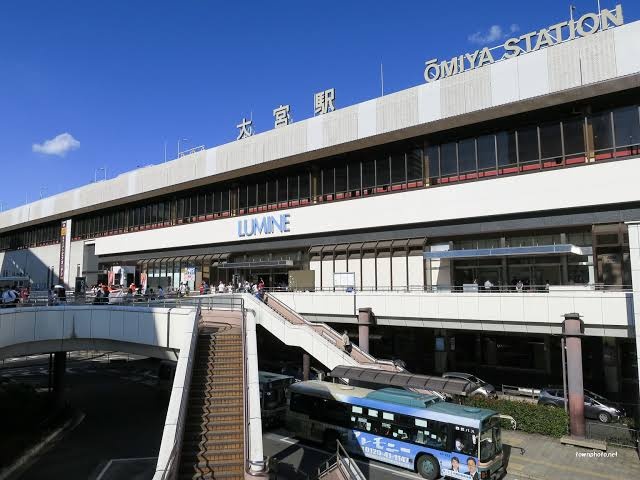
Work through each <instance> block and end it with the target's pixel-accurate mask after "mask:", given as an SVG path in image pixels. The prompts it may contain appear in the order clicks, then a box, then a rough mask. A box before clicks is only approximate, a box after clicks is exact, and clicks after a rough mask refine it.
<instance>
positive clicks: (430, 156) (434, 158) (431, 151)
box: [424, 145, 440, 178]
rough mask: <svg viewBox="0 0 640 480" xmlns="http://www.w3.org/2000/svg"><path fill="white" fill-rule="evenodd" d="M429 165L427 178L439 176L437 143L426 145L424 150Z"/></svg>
mask: <svg viewBox="0 0 640 480" xmlns="http://www.w3.org/2000/svg"><path fill="white" fill-rule="evenodd" d="M424 154H425V155H426V157H427V164H428V165H429V178H438V177H439V176H440V160H439V155H438V145H431V146H428V147H427V148H426V150H425V152H424Z"/></svg>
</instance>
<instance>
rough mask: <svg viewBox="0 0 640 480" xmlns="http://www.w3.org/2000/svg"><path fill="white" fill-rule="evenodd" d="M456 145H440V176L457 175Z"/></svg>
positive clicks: (453, 143) (451, 143) (454, 143)
mask: <svg viewBox="0 0 640 480" xmlns="http://www.w3.org/2000/svg"><path fill="white" fill-rule="evenodd" d="M457 157H458V155H457V143H456V142H450V143H444V144H442V145H440V172H441V174H442V176H445V175H455V174H456V173H458V158H457Z"/></svg>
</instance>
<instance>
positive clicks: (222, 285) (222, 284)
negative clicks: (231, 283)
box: [218, 280, 225, 293]
mask: <svg viewBox="0 0 640 480" xmlns="http://www.w3.org/2000/svg"><path fill="white" fill-rule="evenodd" d="M224 291H225V285H224V282H223V281H222V280H220V283H219V284H218V293H224Z"/></svg>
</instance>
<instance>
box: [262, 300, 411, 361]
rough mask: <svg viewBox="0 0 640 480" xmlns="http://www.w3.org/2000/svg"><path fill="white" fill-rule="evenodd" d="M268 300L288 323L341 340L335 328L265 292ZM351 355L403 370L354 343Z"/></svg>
mask: <svg viewBox="0 0 640 480" xmlns="http://www.w3.org/2000/svg"><path fill="white" fill-rule="evenodd" d="M270 302H273V303H274V304H276V305H277V307H278V308H279V309H284V310H285V311H286V313H287V315H283V312H282V311H279V310H278V309H276V308H273V306H272V309H273V310H274V311H275V312H276V313H278V314H279V315H280V316H281V317H282V318H284V319H285V320H287V321H288V322H289V323H293V324H296V323H297V324H301V325H307V326H309V327H311V328H313V329H314V330H316V331H317V330H322V334H321V335H323V336H325V338H327V337H329V338H327V339H330V340H331V341H333V342H334V343H335V344H336V345H338V344H339V342H341V341H342V335H340V334H339V333H338V332H337V331H336V330H334V329H333V328H331V327H330V326H329V325H327V324H326V323H322V322H311V321H309V320H307V319H306V318H304V317H303V316H302V315H300V314H299V313H298V312H296V311H295V310H293V309H292V308H291V307H289V306H288V305H287V304H285V303H284V302H282V301H280V300H279V299H277V298H276V297H274V296H273V295H270V294H268V293H267V294H265V303H266V304H267V305H269V303H270ZM288 316H290V317H293V318H295V319H296V321H295V322H294V321H292V319H291V318H287V317H288ZM325 334H326V335H325ZM354 353H355V355H354ZM351 357H352V358H354V359H355V360H357V361H359V359H358V358H357V357H360V358H363V359H364V361H359V363H361V364H373V365H377V366H378V367H383V368H385V369H390V370H393V371H395V372H399V371H403V370H404V369H403V368H401V367H399V366H398V365H396V364H395V363H393V362H392V361H391V360H381V359H377V358H375V357H374V356H373V355H371V354H369V353H367V352H364V351H363V350H361V349H360V347H358V346H356V345H352V353H351Z"/></svg>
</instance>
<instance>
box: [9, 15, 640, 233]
mask: <svg viewBox="0 0 640 480" xmlns="http://www.w3.org/2000/svg"><path fill="white" fill-rule="evenodd" d="M434 53H436V52H434ZM639 59H640V22H633V23H630V24H627V25H623V26H621V27H617V28H615V29H612V30H607V31H602V32H599V33H596V34H594V35H591V36H589V37H585V38H578V39H575V40H573V41H570V42H566V43H562V44H558V45H555V46H553V47H550V48H546V49H542V50H539V51H536V52H532V53H529V54H526V55H521V56H518V57H515V58H511V59H508V60H504V61H500V62H497V63H494V64H492V65H488V66H485V67H483V68H478V69H474V70H469V71H466V72H464V73H461V74H458V75H455V76H452V77H448V78H444V79H442V80H439V81H436V82H432V83H428V84H422V85H418V86H416V87H413V88H409V89H407V90H403V91H400V92H397V93H393V94H389V95H386V96H384V97H381V98H377V99H373V100H369V101H366V102H363V103H360V104H357V105H353V106H350V107H346V108H340V109H338V110H336V111H335V112H332V113H329V114H327V115H322V116H318V117H314V118H310V119H307V120H303V121H300V122H296V123H294V124H292V125H290V126H287V127H284V128H280V129H274V130H270V131H267V132H264V133H261V134H259V135H255V136H253V137H249V138H247V139H243V140H241V141H234V142H231V143H228V144H225V145H221V146H218V147H214V148H210V149H208V150H206V151H202V152H198V153H195V154H192V155H188V156H185V157H183V158H180V159H178V160H175V161H170V162H166V163H163V164H160V165H154V166H150V167H146V168H142V169H138V170H135V171H132V172H129V173H126V174H123V175H120V176H118V177H116V178H114V179H111V180H108V181H105V182H98V183H94V184H90V185H87V186H84V187H81V188H78V189H75V190H71V191H68V192H64V193H61V194H59V195H55V196H53V197H50V198H46V199H43V200H40V201H37V202H33V203H31V204H29V205H25V206H23V207H18V208H14V209H12V210H9V211H6V212H3V213H0V229H4V228H8V227H15V226H17V225H20V224H23V223H26V222H30V221H33V220H37V219H45V218H51V217H54V216H57V217H59V216H61V215H62V214H63V213H65V212H74V211H77V210H79V209H83V208H84V209H86V208H88V207H93V206H95V205H98V204H102V205H105V206H106V205H110V204H111V205H113V202H120V203H121V202H123V200H124V199H127V198H129V197H133V196H138V197H144V196H146V194H148V193H149V192H154V191H159V190H164V191H167V190H169V189H171V188H172V186H174V185H176V186H178V185H183V186H187V184H189V183H190V182H194V181H197V180H200V179H205V178H210V177H213V176H215V175H221V174H228V173H229V172H232V171H233V170H237V169H241V168H251V167H256V166H260V165H263V164H266V163H268V162H272V161H275V160H279V159H284V158H292V159H295V158H296V157H300V156H302V157H305V156H306V157H312V156H313V155H310V154H311V153H312V152H319V151H324V150H326V151H327V152H330V151H331V148H333V147H336V146H340V145H348V144H353V145H357V144H362V143H363V142H364V143H366V142H367V141H369V142H370V143H369V144H374V143H381V141H390V140H394V139H398V138H402V137H403V135H406V133H403V132H402V131H403V130H405V129H409V128H412V127H421V126H423V125H424V126H425V127H424V128H421V129H420V130H422V132H423V133H426V132H427V131H433V130H437V129H438V122H439V121H442V120H444V119H447V118H451V117H454V116H459V115H465V114H469V113H472V112H478V111H480V110H484V109H488V108H491V107H499V106H501V105H506V104H512V103H514V102H521V101H523V100H528V99H533V98H535V97H540V96H544V95H548V94H553V93H555V92H560V91H568V90H571V89H575V88H576V87H581V86H586V85H592V84H595V83H598V82H603V81H605V80H610V79H614V78H619V77H623V76H626V75H632V74H636V73H638V72H640V60H639ZM425 60H426V59H425ZM470 121H472V120H470ZM440 128H443V127H442V126H441V127H440ZM229 129H230V131H231V132H232V131H233V125H229ZM373 137H376V140H368V139H372V138H373ZM308 154H309V155H308ZM415 205H417V204H415ZM422 205H424V204H422Z"/></svg>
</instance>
